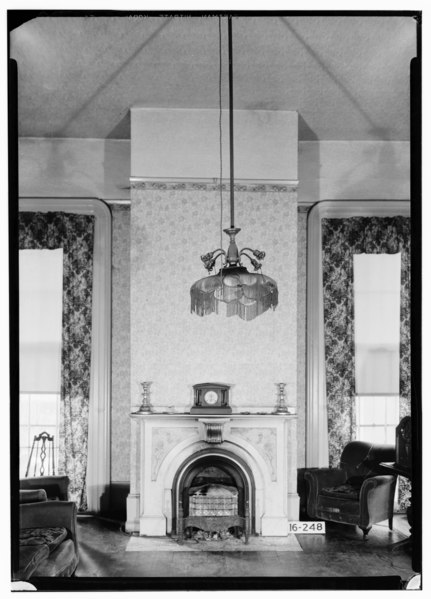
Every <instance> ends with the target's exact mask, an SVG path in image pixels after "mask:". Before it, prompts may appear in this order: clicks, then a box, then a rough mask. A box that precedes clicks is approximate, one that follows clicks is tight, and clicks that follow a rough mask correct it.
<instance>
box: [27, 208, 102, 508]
mask: <svg viewBox="0 0 431 599" xmlns="http://www.w3.org/2000/svg"><path fill="white" fill-rule="evenodd" d="M19 209H20V211H24V212H28V211H34V212H50V211H64V212H71V213H76V214H93V215H94V216H95V217H96V220H95V231H94V254H93V311H92V350H91V371H92V373H91V381H90V409H89V420H88V463H87V502H88V509H89V510H90V511H94V512H98V511H99V510H100V500H101V497H102V495H103V494H104V493H106V489H107V488H108V486H109V482H110V391H111V389H110V370H111V213H110V210H109V208H108V206H107V205H106V204H105V203H104V202H102V201H100V200H95V199H91V198H73V199H56V198H22V199H20V201H19ZM53 251H54V250H50V252H53ZM21 295H22V289H20V296H21ZM20 328H21V329H22V324H21V327H20ZM21 391H23V392H24V391H25V390H24V389H23V388H21Z"/></svg>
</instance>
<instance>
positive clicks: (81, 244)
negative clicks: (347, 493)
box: [19, 212, 94, 510]
mask: <svg viewBox="0 0 431 599" xmlns="http://www.w3.org/2000/svg"><path fill="white" fill-rule="evenodd" d="M93 240H94V216H91V215H86V214H68V213H64V212H48V213H42V212H21V213H20V214H19V248H20V249H22V250H30V249H58V248H63V324H62V354H61V404H60V434H59V442H60V450H59V472H60V473H62V474H67V475H68V476H69V478H70V487H69V493H70V498H71V500H73V501H75V502H76V503H77V505H78V508H79V509H80V510H86V509H87V499H86V488H85V479H86V473H87V446H88V408H89V398H90V370H91V310H92V287H93Z"/></svg>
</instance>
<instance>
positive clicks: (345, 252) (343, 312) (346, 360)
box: [322, 216, 410, 467]
mask: <svg viewBox="0 0 431 599" xmlns="http://www.w3.org/2000/svg"><path fill="white" fill-rule="evenodd" d="M322 250H323V310H324V323H325V361H326V397H327V410H328V439H329V463H330V466H332V467H336V466H338V464H339V460H340V456H341V452H342V450H343V447H344V446H345V445H346V443H348V442H349V441H351V440H352V439H354V431H355V406H354V396H355V362H354V360H355V348H354V306H353V255H354V254H364V253H365V254H380V253H386V254H395V253H398V252H401V324H400V327H401V328H400V418H402V417H403V416H406V415H407V414H409V413H410V219H409V218H407V217H403V216H395V217H383V218H382V217H353V218H342V219H339V218H330V219H322Z"/></svg>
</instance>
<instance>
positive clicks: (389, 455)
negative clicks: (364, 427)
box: [340, 441, 395, 479]
mask: <svg viewBox="0 0 431 599" xmlns="http://www.w3.org/2000/svg"><path fill="white" fill-rule="evenodd" d="M393 461H395V446H393V445H377V444H373V443H369V442H367V441H351V442H350V443H347V445H346V447H345V448H344V449H343V453H342V454H341V458H340V468H341V469H343V470H344V471H345V472H346V474H347V478H348V479H349V478H353V477H361V478H367V477H368V476H372V475H373V474H383V473H384V472H383V470H382V468H381V467H380V466H379V464H380V462H393Z"/></svg>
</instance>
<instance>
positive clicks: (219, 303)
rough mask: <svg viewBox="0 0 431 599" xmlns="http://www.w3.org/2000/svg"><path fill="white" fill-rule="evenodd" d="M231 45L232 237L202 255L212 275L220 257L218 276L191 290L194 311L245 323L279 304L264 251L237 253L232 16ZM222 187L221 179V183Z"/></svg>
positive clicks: (230, 229) (229, 232) (275, 284)
mask: <svg viewBox="0 0 431 599" xmlns="http://www.w3.org/2000/svg"><path fill="white" fill-rule="evenodd" d="M228 43H229V148H230V227H229V228H228V229H223V231H224V233H226V235H228V236H229V247H228V250H227V252H226V251H225V250H223V248H221V247H220V248H218V249H216V250H213V251H212V252H208V253H207V254H204V255H203V256H201V260H202V262H203V263H204V267H205V268H206V270H207V271H208V273H211V272H212V271H213V270H214V268H215V264H216V260H217V259H218V258H220V260H221V267H220V270H219V271H218V273H217V274H213V275H209V276H207V277H204V278H203V279H200V280H199V281H196V283H194V284H193V285H192V287H191V289H190V296H191V311H192V312H195V313H196V314H198V315H199V316H205V315H207V314H211V313H212V312H215V313H216V314H218V313H219V311H220V309H222V308H223V307H224V308H225V313H226V316H235V315H236V316H239V317H240V318H241V319H242V320H253V319H254V318H256V316H260V314H263V313H264V312H266V311H267V310H268V309H269V308H272V309H273V310H274V309H275V308H276V306H277V304H278V289H277V283H276V282H275V281H274V279H271V277H268V276H266V275H264V274H262V260H263V259H264V258H265V252H262V251H260V250H252V249H251V248H248V247H245V248H243V249H242V250H238V246H237V244H236V239H235V238H236V235H237V234H238V233H239V232H240V231H241V229H238V228H237V227H235V224H234V215H235V204H234V169H233V166H234V160H233V157H234V151H233V150H234V148H233V64H232V17H231V16H228ZM220 186H221V180H220ZM250 254H252V255H250ZM242 257H246V258H248V260H250V263H251V265H252V266H253V269H254V272H252V273H250V272H248V270H247V268H246V267H245V266H243V265H242V262H241V258H242ZM259 271H260V272H259Z"/></svg>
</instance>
